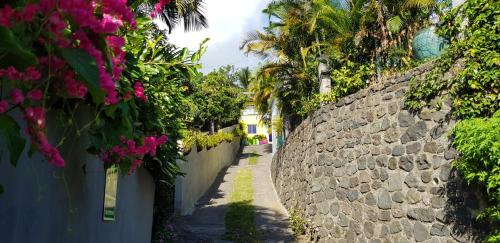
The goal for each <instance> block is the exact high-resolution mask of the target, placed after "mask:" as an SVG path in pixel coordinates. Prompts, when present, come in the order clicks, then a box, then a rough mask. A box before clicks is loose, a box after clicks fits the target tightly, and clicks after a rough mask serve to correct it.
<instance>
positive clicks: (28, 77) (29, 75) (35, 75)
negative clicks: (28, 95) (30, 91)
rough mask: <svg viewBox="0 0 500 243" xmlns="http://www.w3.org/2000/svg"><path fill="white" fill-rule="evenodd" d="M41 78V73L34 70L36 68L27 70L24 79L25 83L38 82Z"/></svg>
mask: <svg viewBox="0 0 500 243" xmlns="http://www.w3.org/2000/svg"><path fill="white" fill-rule="evenodd" d="M40 77H42V75H41V74H40V72H39V71H38V70H36V68H34V67H28V68H26V70H25V77H24V80H25V81H36V80H39V79H40Z"/></svg>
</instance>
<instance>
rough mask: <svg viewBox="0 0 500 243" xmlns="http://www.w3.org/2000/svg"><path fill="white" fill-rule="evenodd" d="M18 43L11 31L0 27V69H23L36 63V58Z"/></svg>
mask: <svg viewBox="0 0 500 243" xmlns="http://www.w3.org/2000/svg"><path fill="white" fill-rule="evenodd" d="M19 43H21V42H20V41H19V40H18V39H17V38H16V36H15V35H14V34H13V33H12V31H10V30H9V29H7V28H5V27H3V26H0V57H2V58H0V67H2V68H3V67H8V66H14V67H16V68H18V69H25V68H27V67H29V66H33V65H35V64H36V63H37V58H36V56H35V55H34V54H33V53H31V51H29V50H27V49H26V48H24V47H22V46H21V45H20V44H19Z"/></svg>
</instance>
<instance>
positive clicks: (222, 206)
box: [173, 145, 296, 243]
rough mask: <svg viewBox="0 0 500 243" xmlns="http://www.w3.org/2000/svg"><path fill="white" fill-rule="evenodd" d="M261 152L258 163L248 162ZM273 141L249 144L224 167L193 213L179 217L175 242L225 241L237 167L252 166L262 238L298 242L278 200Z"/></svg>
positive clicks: (256, 218) (175, 220)
mask: <svg viewBox="0 0 500 243" xmlns="http://www.w3.org/2000/svg"><path fill="white" fill-rule="evenodd" d="M252 154H254V155H256V156H258V163H257V165H248V159H249V158H250V156H251V155H252ZM271 160H272V154H271V145H256V146H246V147H245V148H244V149H243V153H242V154H241V155H240V157H239V159H238V160H237V161H235V163H234V164H233V165H231V166H230V167H229V168H227V169H226V170H223V171H221V173H220V174H219V176H218V178H217V179H216V181H215V183H214V184H213V185H212V188H211V189H210V190H209V191H208V192H207V193H206V195H205V196H204V197H203V198H202V199H200V200H199V201H198V205H197V206H196V209H195V211H194V212H193V214H192V215H190V216H183V217H177V218H175V219H174V222H173V224H174V226H175V228H176V229H177V231H179V236H178V240H177V241H176V242H207V243H208V242H214V243H215V242H229V241H224V240H223V239H224V233H225V227H224V215H225V213H226V210H227V207H228V203H229V195H230V193H231V191H232V189H233V181H234V177H235V175H236V171H238V170H239V169H242V168H251V169H252V175H253V185H254V201H253V205H254V206H255V224H256V226H257V229H258V230H259V231H260V232H261V235H262V241H263V242H296V240H295V238H294V237H293V234H292V231H291V230H290V228H289V222H288V214H287V212H286V210H285V208H284V207H283V206H282V205H281V203H280V202H279V198H278V196H277V195H276V192H275V190H274V185H273V183H272V180H271V172H270V166H271Z"/></svg>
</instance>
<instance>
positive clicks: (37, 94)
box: [0, 0, 166, 167]
mask: <svg viewBox="0 0 500 243" xmlns="http://www.w3.org/2000/svg"><path fill="white" fill-rule="evenodd" d="M27 2H30V3H28V4H26V5H25V6H23V7H16V8H12V7H11V6H9V5H8V4H6V5H3V7H0V26H3V27H6V28H11V27H14V26H18V25H20V24H27V25H32V26H31V27H32V28H31V29H36V30H38V29H40V30H41V31H43V32H46V33H47V34H41V35H36V36H35V34H36V33H38V34H39V33H40V32H38V31H34V32H33V37H34V38H33V39H35V40H36V45H37V47H48V48H49V46H54V45H55V46H58V47H59V48H61V49H63V48H71V49H75V48H78V49H82V50H84V51H85V52H86V53H88V54H89V55H90V56H91V57H92V58H93V59H95V63H96V64H97V67H98V71H99V82H100V87H101V88H102V89H103V90H104V91H105V93H106V99H105V103H106V104H116V103H118V101H119V99H120V97H119V92H118V90H117V85H116V82H117V81H119V79H120V76H121V73H122V71H123V69H124V63H125V51H124V50H123V47H124V45H125V40H124V38H123V37H121V36H118V31H119V29H121V28H124V27H126V26H130V27H131V28H135V27H136V21H135V19H134V14H133V12H132V11H131V9H130V8H129V7H128V6H127V0H39V1H27ZM42 20H43V21H42ZM68 30H71V32H68ZM103 38H104V40H105V44H107V46H108V47H109V48H102V47H101V45H102V40H103ZM50 49H54V48H53V47H50ZM38 61H39V66H36V67H29V68H27V69H26V70H24V71H20V70H17V69H16V68H14V67H8V68H6V69H0V79H2V78H3V79H8V80H11V81H13V83H14V88H13V89H12V90H11V92H10V97H9V98H7V99H6V100H0V113H4V112H7V111H8V110H9V107H15V106H17V107H19V108H20V109H21V110H22V111H23V113H24V119H25V121H26V124H27V132H28V134H29V135H30V137H31V143H32V144H33V145H35V146H36V147H37V148H38V150H39V151H40V152H41V153H42V154H43V155H44V156H45V157H46V158H47V160H48V161H49V162H50V163H52V164H54V165H56V166H58V167H62V166H64V164H65V161H64V159H63V158H62V157H61V154H60V152H59V151H58V149H57V148H55V147H54V146H52V145H50V143H49V142H48V139H47V135H46V126H45V123H46V119H45V108H44V107H41V106H40V104H39V102H38V101H40V100H42V99H43V98H44V92H42V90H47V91H49V92H53V91H56V92H55V93H51V94H55V95H59V94H61V93H62V94H64V95H63V98H65V97H67V96H69V97H71V98H85V96H86V94H87V93H88V89H87V87H86V86H85V85H84V84H83V83H82V82H81V81H79V80H77V79H76V77H77V76H76V74H75V72H74V70H72V69H71V68H70V67H69V65H68V64H67V63H66V62H65V61H64V60H63V58H61V57H58V56H57V55H53V54H52V55H50V56H39V57H38ZM39 70H43V74H44V75H47V76H49V77H50V80H51V82H50V83H49V82H47V81H46V80H48V79H42V72H40V71H39ZM46 71H48V72H46ZM19 82H23V83H22V84H19V85H17V84H18V83H19ZM48 85H50V86H48ZM47 86H48V87H47ZM16 87H22V89H20V88H16ZM60 89H62V92H58V91H59V90H60ZM66 95H67V96H66ZM144 97H145V96H144ZM27 101H29V102H27ZM144 141H145V142H144V145H142V146H139V147H137V148H135V149H136V150H134V151H131V150H127V152H128V153H132V154H127V156H132V155H134V156H133V157H134V158H135V160H137V159H139V160H140V159H141V158H142V156H144V154H150V155H153V154H155V153H156V146H159V145H160V144H163V143H164V142H165V141H166V137H165V138H163V137H159V138H154V137H153V140H152V139H151V138H150V137H148V138H146V139H145V140H144ZM152 141H153V142H152ZM115 150H116V149H115ZM153 150H154V151H153ZM114 152H120V151H118V150H116V151H114ZM114 152H113V154H114ZM117 154H121V153H117ZM135 160H134V161H135ZM137 163H138V162H135V163H134V164H136V166H138V165H140V163H139V164H137Z"/></svg>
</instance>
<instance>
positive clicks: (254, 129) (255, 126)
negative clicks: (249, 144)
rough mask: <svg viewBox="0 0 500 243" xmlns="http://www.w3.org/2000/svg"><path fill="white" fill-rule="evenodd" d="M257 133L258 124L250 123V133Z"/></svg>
mask: <svg viewBox="0 0 500 243" xmlns="http://www.w3.org/2000/svg"><path fill="white" fill-rule="evenodd" d="M255 133H257V125H248V134H255Z"/></svg>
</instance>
